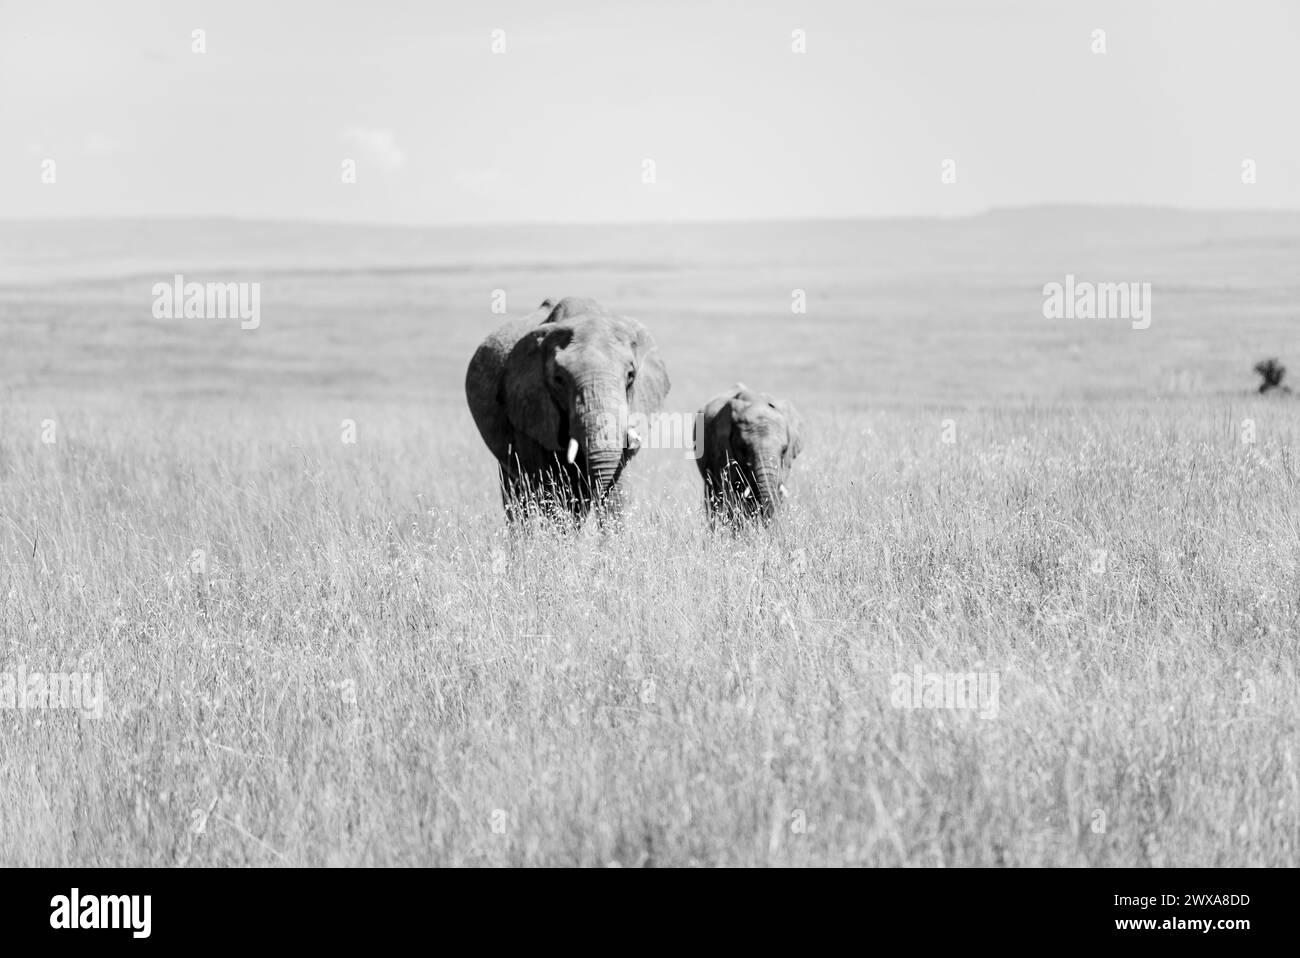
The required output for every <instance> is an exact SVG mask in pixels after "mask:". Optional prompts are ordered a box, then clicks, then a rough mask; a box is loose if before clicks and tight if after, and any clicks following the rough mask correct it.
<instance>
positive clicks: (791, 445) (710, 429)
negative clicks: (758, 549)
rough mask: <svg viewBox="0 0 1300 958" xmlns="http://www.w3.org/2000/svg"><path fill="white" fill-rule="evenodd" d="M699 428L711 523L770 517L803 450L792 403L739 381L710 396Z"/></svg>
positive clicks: (700, 461)
mask: <svg viewBox="0 0 1300 958" xmlns="http://www.w3.org/2000/svg"><path fill="white" fill-rule="evenodd" d="M701 428H702V429H703V432H704V435H703V436H700V435H699V434H698V433H699V431H700V429H701ZM695 429H696V433H697V435H696V437H695V442H696V447H695V448H696V450H697V451H698V452H699V453H700V457H699V458H698V459H696V460H695V463H696V465H697V466H699V468H700V476H701V477H703V479H704V502H705V506H706V508H707V509H708V514H709V523H710V524H711V525H712V524H715V523H716V522H717V521H718V520H719V519H721V520H724V521H726V522H728V523H730V524H732V525H735V524H737V523H739V522H741V521H744V520H747V519H761V520H762V521H763V522H770V521H771V520H772V518H773V517H774V516H775V515H776V511H777V508H778V507H779V506H780V503H781V500H782V499H784V498H785V497H786V496H787V495H788V492H787V491H786V488H785V480H786V477H787V476H788V475H789V473H790V464H791V463H792V462H794V459H795V456H797V455H799V451H800V442H799V416H798V414H797V413H796V412H795V410H794V406H792V405H790V403H788V402H785V401H784V400H780V399H772V398H771V397H769V396H766V395H764V394H763V393H756V392H753V391H752V390H750V389H749V388H748V387H746V386H745V384H744V383H737V384H736V387H735V388H734V389H732V390H730V391H729V392H725V393H723V394H722V395H720V396H714V397H713V398H712V399H710V400H709V402H708V403H707V404H706V405H705V407H704V408H703V409H702V410H701V411H700V415H699V416H698V417H696V420H695Z"/></svg>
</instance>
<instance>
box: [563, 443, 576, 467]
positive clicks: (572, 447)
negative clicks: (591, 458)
mask: <svg viewBox="0 0 1300 958" xmlns="http://www.w3.org/2000/svg"><path fill="white" fill-rule="evenodd" d="M577 458H578V440H576V439H570V440H569V452H568V454H567V455H566V456H565V459H566V460H567V461H568V463H569V465H573V460H575V459H577Z"/></svg>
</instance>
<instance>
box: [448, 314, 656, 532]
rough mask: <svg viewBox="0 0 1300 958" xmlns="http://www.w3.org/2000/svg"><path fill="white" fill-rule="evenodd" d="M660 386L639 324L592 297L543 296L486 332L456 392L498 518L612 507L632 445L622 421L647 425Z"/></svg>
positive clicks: (616, 505)
mask: <svg viewBox="0 0 1300 958" xmlns="http://www.w3.org/2000/svg"><path fill="white" fill-rule="evenodd" d="M668 388H669V383H668V372H667V370H665V369H664V363H663V359H662V358H661V357H660V355H659V350H658V347H656V346H655V342H654V339H653V338H652V337H651V335H650V333H649V332H648V331H647V330H646V328H645V327H644V326H642V325H641V324H640V323H639V322H637V321H636V320H634V319H629V318H628V317H626V316H619V315H617V314H615V313H612V312H610V311H609V310H607V309H605V308H604V307H603V306H601V305H600V304H599V303H597V302H596V301H595V300H591V299H584V298H579V297H572V296H571V297H566V298H565V299H562V300H560V301H559V303H557V304H555V305H552V304H551V302H550V300H547V301H545V302H543V303H542V305H541V306H540V307H538V308H537V309H536V310H535V311H534V312H532V313H531V314H529V315H528V316H525V317H522V318H520V319H515V320H511V321H509V322H507V323H505V324H504V325H503V326H501V327H499V328H498V329H497V330H495V331H494V332H493V333H491V334H490V335H489V336H488V337H487V339H485V340H483V343H482V345H480V346H479V348H478V350H477V351H476V352H475V353H474V357H473V358H472V359H471V360H470V362H469V371H468V373H467V374H466V376H465V396H466V398H467V399H468V400H469V409H470V412H471V413H472V414H473V416H474V423H475V424H476V425H477V426H478V431H479V432H480V433H481V434H482V436H483V441H484V442H485V443H487V447H488V449H489V450H491V452H492V455H494V456H496V459H497V463H498V464H499V466H500V470H499V472H500V477H501V499H502V504H503V505H504V506H505V509H506V516H507V517H508V518H510V519H512V520H514V519H518V518H519V517H520V516H521V515H522V514H523V513H524V512H526V511H527V510H528V508H529V506H530V505H532V504H535V505H539V506H541V507H542V508H543V510H544V511H546V512H548V513H554V512H555V511H556V510H557V509H562V510H566V511H568V512H570V513H571V514H572V515H574V516H575V517H578V518H581V517H583V516H585V515H587V514H588V513H589V512H590V511H591V510H592V508H593V507H599V508H600V509H601V511H602V513H604V512H608V511H612V512H615V513H617V511H618V510H619V509H620V508H621V505H622V500H623V496H622V493H621V491H620V487H619V480H620V478H621V476H622V473H623V469H624V467H626V466H627V464H628V462H629V461H630V460H631V458H632V457H633V456H634V455H636V452H637V449H638V448H639V446H640V445H641V437H640V436H639V435H638V434H637V431H636V429H635V428H630V427H629V422H631V423H632V424H635V423H637V422H644V421H646V419H647V418H648V417H649V416H650V414H651V413H653V412H655V411H656V410H658V409H659V408H660V406H661V405H662V403H663V401H664V397H665V396H667V395H668ZM636 414H640V415H639V416H637V415H636Z"/></svg>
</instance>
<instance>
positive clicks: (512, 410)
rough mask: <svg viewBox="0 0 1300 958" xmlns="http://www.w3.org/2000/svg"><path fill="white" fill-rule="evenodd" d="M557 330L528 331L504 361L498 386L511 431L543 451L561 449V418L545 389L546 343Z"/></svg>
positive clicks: (548, 392) (553, 401)
mask: <svg viewBox="0 0 1300 958" xmlns="http://www.w3.org/2000/svg"><path fill="white" fill-rule="evenodd" d="M558 332H561V331H560V330H553V329H547V328H541V329H533V330H529V331H528V332H527V333H526V334H525V335H524V336H523V337H522V338H521V339H520V340H519V342H517V343H515V347H514V349H512V350H511V351H510V356H509V357H508V358H507V359H506V370H505V376H504V377H503V380H502V384H501V391H502V396H501V399H502V403H503V404H504V406H505V410H506V417H507V418H508V419H509V420H510V424H511V425H512V426H514V428H515V429H516V430H517V431H519V432H522V433H524V434H525V435H527V436H528V437H529V438H530V439H532V440H533V441H534V442H535V443H537V444H538V445H539V446H541V447H542V448H544V449H549V450H551V451H553V452H554V451H558V450H559V449H560V448H561V437H560V428H561V417H560V410H559V408H558V407H557V406H556V405H555V400H554V399H553V398H552V397H551V394H550V391H549V390H548V389H547V388H546V350H547V340H548V339H550V338H551V337H552V336H554V335H555V334H556V333H558Z"/></svg>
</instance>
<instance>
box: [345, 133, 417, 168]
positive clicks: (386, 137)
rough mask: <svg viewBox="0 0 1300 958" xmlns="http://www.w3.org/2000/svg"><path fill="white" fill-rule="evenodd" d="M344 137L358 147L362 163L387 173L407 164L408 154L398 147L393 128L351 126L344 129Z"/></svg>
mask: <svg viewBox="0 0 1300 958" xmlns="http://www.w3.org/2000/svg"><path fill="white" fill-rule="evenodd" d="M343 139H344V140H346V141H347V142H348V143H350V144H351V145H352V146H354V147H355V148H356V150H357V152H358V153H359V154H360V156H361V161H362V163H364V164H365V165H368V166H374V167H375V168H377V169H380V170H383V171H384V172H385V173H392V172H395V171H396V170H400V169H401V168H402V167H403V166H404V165H405V164H406V154H405V153H403V152H402V151H401V150H400V149H399V148H398V146H397V138H396V137H395V136H393V131H392V130H363V129H361V128H359V127H349V128H348V129H346V130H344V131H343Z"/></svg>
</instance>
